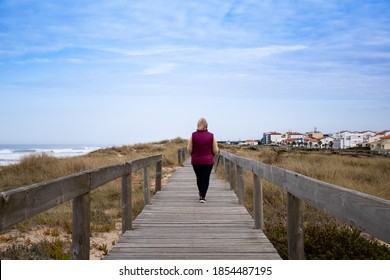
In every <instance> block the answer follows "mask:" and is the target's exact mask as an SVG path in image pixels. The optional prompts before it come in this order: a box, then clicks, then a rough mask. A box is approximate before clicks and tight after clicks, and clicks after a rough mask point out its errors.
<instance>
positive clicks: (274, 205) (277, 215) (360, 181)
mask: <svg viewBox="0 0 390 280" xmlns="http://www.w3.org/2000/svg"><path fill="white" fill-rule="evenodd" d="M223 149H225V150H227V151H228V152H231V153H233V154H236V155H238V156H241V157H245V158H251V159H255V160H258V161H261V162H264V163H267V164H271V165H275V166H279V167H282V168H285V169H288V170H293V171H295V172H297V173H301V174H303V175H306V176H309V177H312V178H316V179H318V180H322V181H325V182H329V183H332V184H336V185H339V186H341V187H345V188H349V189H353V190H356V191H360V192H363V193H367V194H370V195H373V196H377V197H381V198H384V199H390V158H389V157H381V156H372V157H367V156H362V155H360V156H356V155H337V154H332V153H320V152H302V151H285V150H282V149H278V148H271V147H259V148H253V147H251V148H248V147H238V146H236V147H234V146H226V147H223ZM222 170H223V168H219V172H220V173H219V175H220V176H223V172H222ZM244 183H245V191H246V194H247V200H246V203H245V206H246V207H247V208H248V211H249V212H251V213H252V211H253V205H252V197H253V194H252V188H253V182H252V174H251V173H250V172H245V182H244ZM262 184H263V196H264V219H265V220H264V224H265V230H264V231H265V233H266V235H267V236H268V238H269V239H270V241H271V242H272V243H273V245H274V246H275V247H276V249H277V250H278V252H279V254H280V255H281V256H282V257H283V258H287V233H286V224H287V206H286V204H287V203H286V191H285V190H283V189H281V188H279V187H277V186H275V185H273V184H271V183H269V182H267V181H265V180H262ZM303 219H304V226H305V228H306V229H307V230H305V252H306V257H307V258H325V259H332V258H335V259H341V258H358V259H362V258H374V259H375V258H390V249H389V248H386V247H383V246H382V245H380V244H377V243H376V241H375V240H373V241H369V242H370V243H369V244H367V239H365V238H362V239H359V241H356V236H358V235H359V234H357V233H356V232H354V230H353V229H349V230H346V229H345V226H344V225H343V224H342V223H341V222H339V221H337V220H336V219H335V218H333V217H331V216H328V215H326V214H324V213H322V212H320V211H319V210H317V209H315V208H314V207H312V206H310V205H309V204H306V205H305V211H304V217H303ZM349 233H350V234H349ZM321 239H328V240H329V243H328V244H327V245H326V244H324V245H323V246H324V247H326V246H328V248H315V249H313V248H312V247H313V246H319V245H318V244H319V243H321V242H320V240H321ZM333 239H340V240H341V239H342V240H347V241H348V242H351V243H353V244H354V246H355V250H352V249H351V248H350V247H345V248H348V250H349V251H351V252H354V253H353V254H355V255H351V254H352V253H348V252H347V251H348V250H347V249H345V250H344V251H342V252H338V249H336V248H331V247H330V246H331V245H329V244H332V246H340V242H337V241H336V240H333ZM352 239H353V240H352ZM310 246H312V247H310ZM343 246H344V244H343ZM359 246H360V247H359ZM368 246H369V247H370V248H371V250H370V251H369V252H370V253H367V255H358V254H357V253H356V252H358V251H360V252H366V251H367V250H365V248H366V247H368ZM356 249H357V250H356Z"/></svg>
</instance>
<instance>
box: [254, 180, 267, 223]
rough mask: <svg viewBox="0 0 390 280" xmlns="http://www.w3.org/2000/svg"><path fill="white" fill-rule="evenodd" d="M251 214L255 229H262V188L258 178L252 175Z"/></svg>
mask: <svg viewBox="0 0 390 280" xmlns="http://www.w3.org/2000/svg"><path fill="white" fill-rule="evenodd" d="M253 214H254V220H255V229H263V228H264V216H263V215H264V214H263V186H262V185H261V181H260V178H259V176H257V175H256V174H254V173H253Z"/></svg>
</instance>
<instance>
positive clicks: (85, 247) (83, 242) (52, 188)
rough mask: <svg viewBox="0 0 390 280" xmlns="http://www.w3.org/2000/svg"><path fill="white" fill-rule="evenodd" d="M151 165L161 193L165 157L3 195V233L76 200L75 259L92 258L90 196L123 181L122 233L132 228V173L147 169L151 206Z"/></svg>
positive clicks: (0, 197) (146, 191)
mask: <svg viewBox="0 0 390 280" xmlns="http://www.w3.org/2000/svg"><path fill="white" fill-rule="evenodd" d="M150 165H155V167H156V175H155V180H156V182H155V189H156V191H160V190H161V172H162V155H161V154H160V155H155V156H150V157H146V158H141V159H137V160H132V161H127V162H124V163H119V164H114V165H110V166H106V167H103V168H99V169H95V170H89V171H85V172H81V173H77V174H73V175H70V176H65V177H62V178H58V179H55V180H50V181H45V182H41V183H38V184H34V185H30V186H25V187H20V188H17V189H13V190H10V191H5V192H1V193H0V233H2V232H3V231H4V230H6V229H8V228H10V227H11V226H13V225H15V224H17V223H20V222H23V221H24V220H26V219H28V218H31V217H33V216H35V215H38V214H40V213H42V212H44V211H46V210H49V209H51V208H54V207H56V206H58V205H59V204H61V203H64V202H66V201H69V200H73V205H72V207H73V214H72V216H73V218H72V219H73V220H72V259H83V260H86V259H89V254H90V203H91V198H90V193H91V191H92V190H94V189H96V188H98V187H100V186H102V185H104V184H106V183H108V182H110V181H113V180H115V179H118V178H120V177H121V178H122V232H125V231H126V230H130V229H132V195H131V194H132V182H131V181H132V180H131V178H132V173H133V172H135V171H137V170H140V169H144V202H145V205H147V204H150V176H149V169H148V167H149V166H150Z"/></svg>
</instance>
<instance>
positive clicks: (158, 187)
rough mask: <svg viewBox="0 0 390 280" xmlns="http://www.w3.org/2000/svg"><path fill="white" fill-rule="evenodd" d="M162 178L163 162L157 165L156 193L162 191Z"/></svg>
mask: <svg viewBox="0 0 390 280" xmlns="http://www.w3.org/2000/svg"><path fill="white" fill-rule="evenodd" d="M161 177H162V161H161V160H160V161H158V162H157V163H156V183H155V186H156V187H155V188H156V192H159V191H161Z"/></svg>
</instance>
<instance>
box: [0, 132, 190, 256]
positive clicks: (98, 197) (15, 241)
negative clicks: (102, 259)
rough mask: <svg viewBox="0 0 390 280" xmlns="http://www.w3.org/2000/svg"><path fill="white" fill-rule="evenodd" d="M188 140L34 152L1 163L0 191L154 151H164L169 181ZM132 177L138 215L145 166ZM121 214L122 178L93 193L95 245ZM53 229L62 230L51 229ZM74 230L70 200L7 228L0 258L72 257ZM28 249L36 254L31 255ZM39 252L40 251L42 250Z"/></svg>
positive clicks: (116, 228) (100, 246) (1, 237)
mask: <svg viewBox="0 0 390 280" xmlns="http://www.w3.org/2000/svg"><path fill="white" fill-rule="evenodd" d="M185 145H186V140H183V139H181V138H176V139H173V140H164V141H160V142H155V143H145V144H135V145H129V146H120V147H111V148H107V149H101V150H98V151H95V152H92V153H90V154H88V155H85V156H80V157H71V158H55V157H51V156H48V155H45V154H42V155H38V156H29V157H26V158H23V159H22V160H21V162H20V163H19V164H15V165H11V166H6V167H2V169H1V170H0V191H6V190H10V189H14V188H17V187H21V186H26V185H31V184H34V183H38V182H42V181H45V180H49V179H54V178H58V177H61V176H66V175H70V174H74V173H77V172H81V171H85V170H90V169H95V168H99V167H103V166H106V165H110V164H114V163H119V162H124V161H128V160H134V159H138V158H142V157H146V156H150V155H155V154H162V155H163V169H162V177H163V185H164V182H165V181H166V180H167V178H168V177H169V176H170V174H171V173H172V172H173V170H174V169H175V168H176V167H177V150H178V149H179V148H182V147H183V146H185ZM150 175H151V176H152V179H151V180H150V182H151V192H153V191H154V180H153V176H154V172H150ZM132 180H133V216H134V217H135V216H136V215H138V214H139V213H140V212H141V211H142V209H143V207H144V200H143V173H142V170H141V171H138V172H135V173H134V174H133V178H132ZM152 194H153V193H152ZM121 214H122V212H121V181H120V179H117V180H114V181H112V182H110V183H107V184H106V185H104V186H101V187H99V188H97V189H96V190H94V191H92V192H91V236H92V238H91V240H92V243H93V244H94V241H93V237H94V236H95V235H96V236H99V235H101V234H103V233H109V232H112V231H117V232H119V231H120V221H121ZM37 232H40V237H39V238H38V239H37V240H35V239H36V233H37ZM48 232H49V234H47V233H48ZM52 232H58V233H59V234H52ZM71 233H72V205H71V202H70V201H68V202H65V203H63V204H61V205H59V206H57V207H55V208H53V209H50V210H48V211H45V212H44V213H41V214H39V215H37V216H35V217H33V218H31V219H28V220H26V221H24V222H23V223H20V224H18V225H16V226H14V227H13V228H11V229H10V230H8V231H6V232H5V233H2V235H0V259H30V258H32V259H41V258H43V259H46V258H48V259H51V258H55V259H67V258H69V256H70V253H69V250H70V245H71ZM32 236H34V238H33V237H32ZM32 239H34V240H32ZM110 242H111V243H115V240H109V242H108V244H110ZM107 246H108V245H107V244H106V243H104V244H100V243H99V244H95V245H94V246H92V247H96V248H98V249H99V250H102V251H105V252H106V251H107ZM111 246H112V244H111ZM18 252H20V254H19V255H20V257H17V256H18ZM28 252H30V253H31V254H30V255H29V253H28ZM39 252H41V255H37V254H38V253H39Z"/></svg>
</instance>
